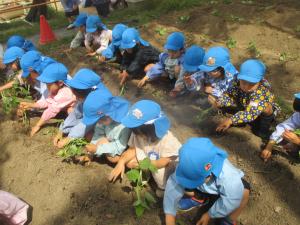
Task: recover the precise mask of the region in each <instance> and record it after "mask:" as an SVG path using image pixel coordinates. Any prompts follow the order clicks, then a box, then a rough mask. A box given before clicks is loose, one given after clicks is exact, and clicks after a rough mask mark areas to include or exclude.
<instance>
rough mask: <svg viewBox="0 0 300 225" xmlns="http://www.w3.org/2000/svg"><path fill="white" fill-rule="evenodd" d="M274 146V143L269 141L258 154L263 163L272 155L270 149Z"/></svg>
mask: <svg viewBox="0 0 300 225" xmlns="http://www.w3.org/2000/svg"><path fill="white" fill-rule="evenodd" d="M275 144H276V142H275V141H273V140H269V142H268V144H267V145H266V147H265V148H264V149H263V150H262V152H261V153H260V157H261V158H262V159H263V160H264V162H267V161H268V160H269V159H270V158H271V155H272V149H273V146H274V145H275Z"/></svg>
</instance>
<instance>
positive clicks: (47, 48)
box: [39, 35, 73, 55]
mask: <svg viewBox="0 0 300 225" xmlns="http://www.w3.org/2000/svg"><path fill="white" fill-rule="evenodd" d="M72 39H73V35H71V36H66V37H63V38H61V39H59V40H57V41H54V42H51V43H49V44H46V45H40V46H39V51H40V52H42V53H44V54H46V55H48V54H49V52H55V51H57V50H58V49H59V48H60V47H62V46H65V45H69V44H70V42H71V41H72Z"/></svg>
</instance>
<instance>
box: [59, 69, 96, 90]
mask: <svg viewBox="0 0 300 225" xmlns="http://www.w3.org/2000/svg"><path fill="white" fill-rule="evenodd" d="M65 83H66V85H67V86H69V87H71V88H75V89H81V90H85V89H90V88H96V87H97V86H98V85H99V84H100V83H101V78H100V76H99V75H98V74H96V73H95V72H94V71H93V70H90V69H87V68H82V69H80V70H78V71H77V73H75V75H74V77H73V78H72V79H71V80H66V81H65Z"/></svg>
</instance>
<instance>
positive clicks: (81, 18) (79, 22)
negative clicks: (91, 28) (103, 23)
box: [73, 13, 88, 27]
mask: <svg viewBox="0 0 300 225" xmlns="http://www.w3.org/2000/svg"><path fill="white" fill-rule="evenodd" d="M87 18H88V14H86V13H80V14H79V15H78V16H77V17H76V19H75V21H74V22H73V25H74V26H75V27H80V26H85V23H86V20H87Z"/></svg>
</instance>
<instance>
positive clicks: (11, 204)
mask: <svg viewBox="0 0 300 225" xmlns="http://www.w3.org/2000/svg"><path fill="white" fill-rule="evenodd" d="M28 208H29V205H28V204H26V203H25V202H23V201H21V200H20V199H18V198H17V197H16V196H14V195H12V194H10V193H8V192H6V191H1V190H0V224H3V225H5V224H6V225H23V224H25V223H26V221H27V211H28Z"/></svg>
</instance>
